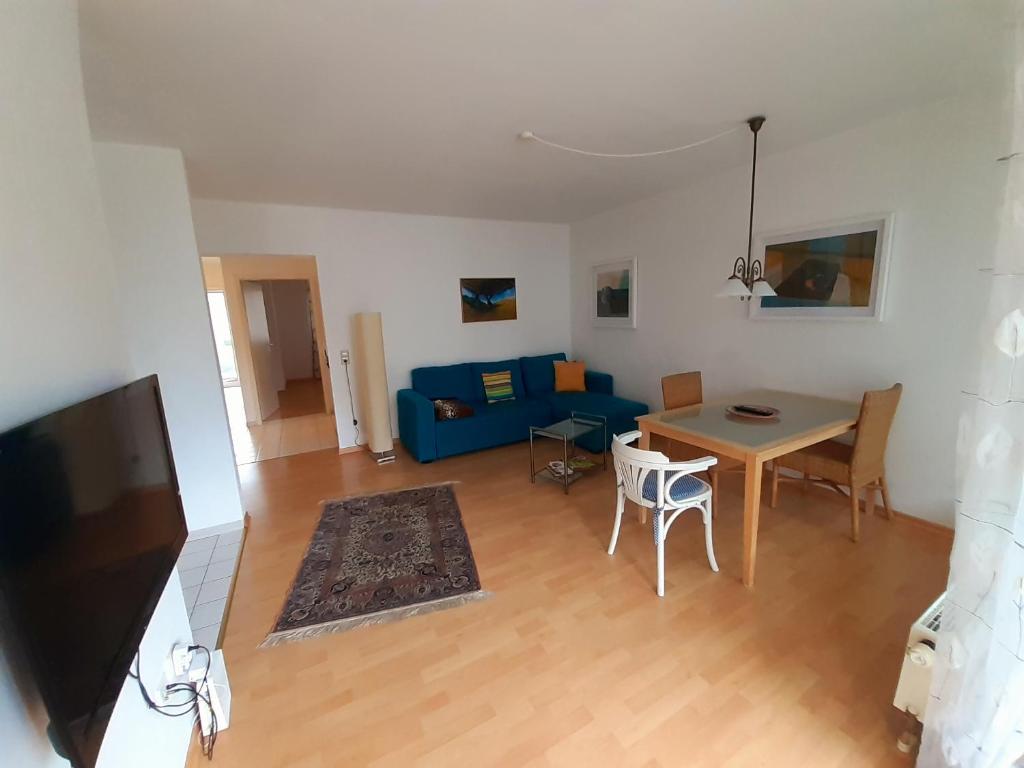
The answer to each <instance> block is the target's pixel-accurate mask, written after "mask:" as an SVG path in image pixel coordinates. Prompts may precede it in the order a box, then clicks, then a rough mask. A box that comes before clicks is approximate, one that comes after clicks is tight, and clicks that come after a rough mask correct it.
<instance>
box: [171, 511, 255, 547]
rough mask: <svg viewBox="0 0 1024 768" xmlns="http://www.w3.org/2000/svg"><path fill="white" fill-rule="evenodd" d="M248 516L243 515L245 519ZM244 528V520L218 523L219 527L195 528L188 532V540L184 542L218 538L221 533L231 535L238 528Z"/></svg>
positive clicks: (246, 514)
mask: <svg viewBox="0 0 1024 768" xmlns="http://www.w3.org/2000/svg"><path fill="white" fill-rule="evenodd" d="M248 516H249V513H245V518H247V517H248ZM245 526H246V522H245V519H244V518H243V519H242V520H232V521H231V522H230V523H220V524H219V525H211V526H209V527H207V528H196V529H195V530H193V531H189V532H188V538H187V539H186V541H194V540H195V539H205V538H206V537H207V536H219V535H220V534H222V533H231V532H232V531H237V530H238V529H239V528H244V527H245Z"/></svg>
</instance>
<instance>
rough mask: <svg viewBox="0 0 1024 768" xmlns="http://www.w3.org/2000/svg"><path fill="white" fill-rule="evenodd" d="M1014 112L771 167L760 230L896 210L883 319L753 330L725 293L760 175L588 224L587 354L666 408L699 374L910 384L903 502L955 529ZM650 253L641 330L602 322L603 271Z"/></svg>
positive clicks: (715, 388) (579, 257) (890, 133)
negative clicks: (674, 384)
mask: <svg viewBox="0 0 1024 768" xmlns="http://www.w3.org/2000/svg"><path fill="white" fill-rule="evenodd" d="M1001 114H1002V113H1001V106H1000V103H999V101H998V100H997V99H995V98H991V99H984V98H979V99H977V100H975V101H970V102H962V103H944V104H935V105H932V106H930V107H928V108H925V109H921V110H917V111H913V112H908V113H905V114H900V115H896V116H892V117H890V118H887V119H885V120H881V121H878V122H875V123H872V124H869V125H866V126H863V127H860V128H856V129H853V130H850V131H848V132H845V133H842V134H839V135H837V136H834V137H831V138H829V139H826V140H823V141H819V142H815V143H813V144H810V145H806V146H804V147H801V148H799V149H796V150H793V151H789V152H785V153H782V154H776V155H772V156H768V157H764V158H762V162H759V165H758V196H757V212H756V224H755V229H757V230H760V231H771V230H777V229H785V228H790V227H792V228H796V229H800V228H805V227H806V226H807V225H813V224H815V223H819V222H828V221H830V220H837V219H843V218H847V217H851V216H858V215H861V214H865V213H873V212H884V211H895V213H896V224H895V229H894V232H895V237H894V240H893V247H892V257H891V267H890V272H889V280H890V282H889V296H888V302H887V307H886V316H887V318H886V320H885V322H883V323H872V322H864V321H858V322H850V321H846V322H836V321H832V322H812V321H752V320H749V319H748V318H747V316H746V313H747V307H746V305H745V304H740V302H739V301H737V300H734V299H719V298H715V297H714V294H715V292H716V291H717V290H718V288H719V286H720V285H721V283H722V282H723V281H724V279H725V278H726V277H727V276H728V274H729V273H730V271H731V268H732V263H733V260H734V259H735V258H736V256H738V255H742V254H743V253H744V252H745V249H746V238H747V231H746V228H747V212H748V206H749V194H750V193H749V183H750V176H749V174H750V169H749V166H747V167H741V168H736V169H733V170H732V171H730V172H728V173H723V174H720V175H717V176H714V177H712V178H708V179H702V180H699V181H696V182H694V183H692V184H691V185H689V186H687V187H686V188H683V189H679V190H675V191H673V192H671V193H668V194H665V195H662V196H659V197H657V198H654V199H650V200H647V201H643V202H640V203H636V204H633V205H630V206H626V207H623V208H619V209H616V210H613V211H610V212H607V213H604V214H602V215H599V216H595V217H593V218H591V219H588V220H586V221H583V222H580V223H578V224H574V225H573V227H572V235H571V237H572V281H573V318H572V339H573V348H574V350H575V352H576V354H577V356H579V357H580V359H583V360H585V361H586V362H587V364H588V365H593V366H594V367H596V368H599V369H601V370H607V371H610V372H612V373H614V374H615V375H616V386H617V388H618V390H619V391H620V392H621V393H622V394H624V395H627V396H633V397H636V398H638V399H640V400H643V401H645V402H647V403H650V404H651V405H652V406H658V405H659V404H660V401H661V393H660V389H659V379H660V377H661V376H662V375H664V374H667V373H671V372H674V371H684V370H694V369H699V370H702V371H703V374H704V392H705V398H712V397H718V396H723V395H729V394H732V393H735V392H737V391H739V390H742V389H747V388H752V387H773V388H778V389H790V390H794V391H800V392H808V393H817V394H822V395H831V396H835V397H844V398H850V399H857V398H859V397H860V395H861V393H862V392H863V391H864V390H865V389H869V388H877V387H885V386H889V385H891V384H892V383H894V382H896V381H900V382H903V384H904V387H905V389H904V394H903V401H902V403H901V405H900V409H899V413H898V415H897V419H896V423H895V425H894V428H893V433H892V438H891V441H890V446H889V455H888V471H889V478H890V485H891V486H892V494H893V498H894V506H895V507H896V509H898V510H900V511H903V512H906V513H908V514H912V515H915V516H918V517H922V518H926V519H929V520H933V521H937V522H941V523H944V524H951V523H952V520H953V507H952V498H953V464H954V446H955V441H956V431H957V419H958V416H959V402H958V392H959V390H960V388H961V386H962V384H963V381H962V376H961V368H962V365H963V362H964V361H965V360H966V359H969V357H968V356H967V354H966V350H967V348H968V346H969V345H970V344H971V342H972V341H973V338H974V336H973V332H972V328H973V323H974V319H975V317H976V315H977V312H978V311H979V310H980V306H979V305H980V301H979V299H978V293H977V290H976V286H977V285H978V280H977V267H978V265H979V264H980V263H981V262H982V261H983V259H984V255H985V253H986V252H987V251H988V250H990V249H991V247H992V244H993V235H994V226H993V223H992V222H993V221H994V215H995V210H996V205H997V204H998V200H999V190H1000V185H1001V181H1002V178H1003V173H1004V171H1003V168H1002V167H1001V166H999V165H998V164H996V163H995V162H994V159H995V158H996V157H997V156H999V155H1002V154H1005V146H1004V145H1003V144H1002V143H1001V141H1000V140H1001V138H1002V135H1003V132H1002V130H1001V128H1002V126H1003V124H1004V122H1003V121H1002V120H1001ZM764 130H765V131H770V130H771V120H770V116H769V120H768V122H767V124H766V126H765V128H764ZM634 256H635V257H636V258H637V259H638V262H639V265H638V270H637V271H638V282H639V294H638V298H639V302H640V306H639V310H638V313H637V317H638V328H637V329H636V330H632V331H628V330H618V329H606V328H593V327H592V326H591V320H590V300H591V299H590V292H591V265H592V264H595V263H601V262H609V261H617V260H621V259H624V258H630V257H634Z"/></svg>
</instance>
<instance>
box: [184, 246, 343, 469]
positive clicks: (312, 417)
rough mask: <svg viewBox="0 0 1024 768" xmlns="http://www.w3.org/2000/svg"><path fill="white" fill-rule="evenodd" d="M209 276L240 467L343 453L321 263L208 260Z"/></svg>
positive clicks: (303, 259)
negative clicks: (326, 335) (327, 349)
mask: <svg viewBox="0 0 1024 768" xmlns="http://www.w3.org/2000/svg"><path fill="white" fill-rule="evenodd" d="M203 274H204V279H205V280H206V281H207V289H208V291H209V294H208V295H209V297H210V318H211V324H212V325H213V327H214V338H215V340H217V347H218V359H219V360H220V353H221V350H222V349H223V350H225V351H230V352H231V353H232V354H231V357H230V360H229V359H228V358H227V355H226V354H225V359H224V360H221V379H222V381H223V382H224V387H225V389H224V401H225V404H226V406H227V410H228V422H229V424H230V426H231V434H232V442H233V444H234V448H235V460H236V462H237V463H238V464H246V463H250V462H253V461H264V460H267V459H274V458H280V457H282V456H290V455H293V454H296V453H305V452H308V451H316V450H325V449H329V448H333V449H335V450H337V447H338V436H337V429H336V425H335V422H334V415H333V411H334V407H333V406H334V403H333V399H332V397H331V385H330V381H329V378H330V377H329V375H325V374H327V373H328V371H327V358H326V352H325V349H324V343H323V338H324V331H323V313H322V311H321V307H320V298H319V285H318V282H317V279H316V263H315V260H313V259H312V258H311V257H278V256H266V257H250V256H221V257H203ZM218 287H219V288H220V290H219V291H218V290H216V289H217V288H218ZM218 294H219V297H218ZM221 300H222V301H223V315H221ZM224 316H226V317H227V325H228V328H227V331H226V334H225V332H224V331H223V317H224ZM225 335H226V337H227V338H226V339H224V338H223V336H225ZM231 339H233V340H234V343H231V342H230V340H231ZM231 362H233V363H234V365H233V366H232V365H231V364H230V363H231ZM232 373H233V374H234V378H233V379H232V378H231V374H232Z"/></svg>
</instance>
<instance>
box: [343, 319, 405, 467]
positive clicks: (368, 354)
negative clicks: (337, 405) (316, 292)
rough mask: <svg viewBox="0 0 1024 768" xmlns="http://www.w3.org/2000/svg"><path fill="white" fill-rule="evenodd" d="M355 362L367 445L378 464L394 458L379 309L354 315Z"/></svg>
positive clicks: (353, 349)
mask: <svg viewBox="0 0 1024 768" xmlns="http://www.w3.org/2000/svg"><path fill="white" fill-rule="evenodd" d="M352 363H353V366H354V367H355V374H356V394H357V395H358V399H359V409H360V416H361V419H362V424H363V427H364V430H365V432H364V434H365V435H366V442H367V445H368V447H369V449H370V452H371V453H372V454H373V455H374V456H375V457H376V459H377V463H378V464H383V463H386V462H390V461H394V460H395V442H394V439H393V438H392V436H391V402H390V399H391V398H390V396H389V394H388V374H387V368H386V366H385V364H384V326H383V323H382V321H381V316H380V312H359V313H357V314H355V315H353V316H352Z"/></svg>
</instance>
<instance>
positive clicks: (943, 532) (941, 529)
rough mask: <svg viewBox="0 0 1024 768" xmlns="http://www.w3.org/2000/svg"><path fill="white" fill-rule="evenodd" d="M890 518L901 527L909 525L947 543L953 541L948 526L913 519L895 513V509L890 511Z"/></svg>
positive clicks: (918, 518) (903, 513) (917, 518)
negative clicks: (943, 539) (939, 537)
mask: <svg viewBox="0 0 1024 768" xmlns="http://www.w3.org/2000/svg"><path fill="white" fill-rule="evenodd" d="M876 511H877V508H876ZM892 517H893V520H894V521H896V522H898V523H900V524H902V525H910V526H913V527H914V528H920V529H921V530H924V531H928V532H929V533H933V534H935V535H936V536H941V537H943V538H945V539H948V540H949V541H952V540H953V533H954V531H953V529H952V528H950V527H949V526H948V525H943V524H942V523H936V522H933V521H931V520H924V519H922V518H920V517H914V516H913V515H908V514H906V513H905V512H897V511H896V510H895V509H894V510H893V511H892Z"/></svg>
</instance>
